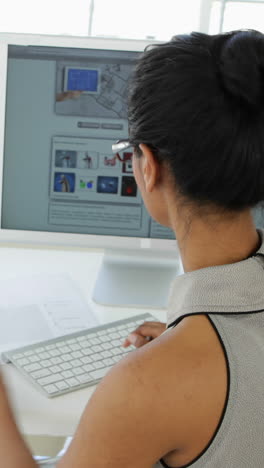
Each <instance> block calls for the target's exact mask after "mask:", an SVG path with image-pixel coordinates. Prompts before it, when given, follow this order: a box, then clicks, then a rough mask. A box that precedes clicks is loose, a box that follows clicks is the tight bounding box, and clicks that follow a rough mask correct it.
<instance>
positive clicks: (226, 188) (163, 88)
mask: <svg viewBox="0 0 264 468" xmlns="http://www.w3.org/2000/svg"><path fill="white" fill-rule="evenodd" d="M263 70H264V35H263V34H261V33H260V32H257V31H251V30H249V31H247V30H242V31H233V32H230V33H226V34H219V35H215V36H209V35H206V34H202V33H192V34H190V35H180V36H175V37H174V38H173V39H172V40H171V41H170V42H167V43H164V44H160V45H155V46H151V48H148V49H147V50H146V51H145V52H144V53H143V55H142V57H141V58H140V60H139V62H138V64H137V67H136V69H135V73H134V76H133V79H132V82H131V87H130V93H129V101H128V119H129V133H130V141H131V143H132V144H133V145H134V146H135V148H136V154H138V155H139V156H140V151H139V150H138V145H139V144H140V143H145V144H147V145H148V146H149V147H150V148H151V149H152V151H153V153H154V154H155V156H156V157H157V159H158V160H159V161H164V162H165V163H166V164H167V165H168V167H169V169H170V171H171V173H172V174H173V176H174V180H175V182H176V184H177V187H178V189H179V190H180V192H181V194H182V195H183V196H185V197H188V198H189V199H191V200H193V201H196V202H198V203H201V204H210V205H211V204H214V205H217V206H219V207H222V208H224V209H227V210H237V211H239V210H243V209H245V208H250V207H253V206H254V205H256V204H257V203H259V202H260V201H262V200H264V71H263Z"/></svg>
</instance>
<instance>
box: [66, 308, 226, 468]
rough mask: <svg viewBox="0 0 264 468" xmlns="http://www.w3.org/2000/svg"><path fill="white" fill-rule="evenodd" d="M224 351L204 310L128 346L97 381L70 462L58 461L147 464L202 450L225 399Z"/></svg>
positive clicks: (115, 465)
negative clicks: (122, 356) (133, 347)
mask: <svg viewBox="0 0 264 468" xmlns="http://www.w3.org/2000/svg"><path fill="white" fill-rule="evenodd" d="M221 353H222V350H221V345H220V344H219V341H218V338H217V335H216V333H215V331H214V330H213V328H212V326H211V325H210V323H209V321H208V319H207V318H206V317H204V316H201V317H189V318H186V319H184V320H183V321H182V322H181V323H180V324H179V325H178V326H177V327H176V328H174V329H172V330H169V331H167V332H166V333H164V334H163V335H161V336H160V337H159V338H156V339H155V340H153V342H150V343H149V344H147V345H145V346H143V347H142V348H140V349H138V350H136V351H134V352H132V353H131V354H130V355H129V356H127V357H126V358H125V359H123V360H122V361H121V362H120V363H119V364H118V365H117V366H114V368H113V369H112V370H111V371H110V372H109V374H108V375H107V376H106V377H105V379H103V381H102V382H101V384H100V385H99V386H98V388H97V390H96V391H95V393H94V395H93V396H92V398H91V400H90V401H89V403H88V405H87V408H86V410H85V413H84V415H83V418H82V420H81V423H80V426H79V429H78V431H77V434H76V440H75V442H74V443H73V444H72V450H71V452H69V458H68V461H69V464H67V462H66V460H65V464H64V463H62V465H60V466H62V467H63V468H64V467H67V468H68V466H73V465H71V464H70V463H73V462H74V461H75V457H76V459H79V458H80V457H81V458H82V459H84V460H85V458H86V456H88V454H89V459H90V460H91V466H102V467H104V466H107V467H112V466H113V467H115V468H119V467H120V468H121V467H124V466H126V467H127V468H130V466H131V467H135V466H137V467H138V468H141V466H142V468H143V467H151V466H152V465H153V464H154V463H155V462H156V461H157V460H158V459H159V458H161V457H164V456H165V455H166V454H170V455H168V456H167V457H165V460H166V461H167V462H168V464H169V465H171V466H173V464H174V463H175V465H177V464H178V460H180V459H181V458H180V457H182V459H184V457H185V458H186V457H187V458H188V456H192V453H195V451H197V450H198V453H200V451H201V450H202V449H203V448H204V446H206V445H207V443H208V441H209V440H210V437H211V436H212V434H213V432H214V430H215V428H216V426H217V424H218V421H219V418H220V416H221V412H222V409H223V406H224V400H225V393H226V386H225V385H226V383H225V374H224V371H225V367H224V366H225V362H224V361H223V356H222V354H223V353H222V354H221ZM201 421H202V424H201ZM84 440H85V444H83V441H84ZM78 441H81V442H82V443H80V442H78ZM101 447H104V450H103V452H102V449H101ZM200 447H201V450H200ZM86 452H87V454H86ZM175 457H178V458H177V459H176V458H175ZM193 458H194V457H193ZM104 463H105V465H104ZM111 463H112V464H111ZM76 466H77V465H76ZM78 466H79V465H78ZM82 466H86V465H81V464H80V467H82Z"/></svg>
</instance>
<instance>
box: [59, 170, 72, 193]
mask: <svg viewBox="0 0 264 468" xmlns="http://www.w3.org/2000/svg"><path fill="white" fill-rule="evenodd" d="M74 191H75V174H74V173H68V172H67V173H65V172H55V176H54V192H62V193H70V192H74Z"/></svg>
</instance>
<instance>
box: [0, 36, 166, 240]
mask: <svg viewBox="0 0 264 468" xmlns="http://www.w3.org/2000/svg"><path fill="white" fill-rule="evenodd" d="M139 53H140V52H139V51H133V50H118V47H116V48H112V49H107V48H106V49H104V48H101V49H98V48H97V49H93V48H92V47H90V48H89V47H88V48H83V47H82V48H78V47H62V46H61V47H58V46H55V45H54V46H45V45H38V44H37V45H34V44H33V45H21V44H16V43H13V44H12V43H11V44H9V46H8V57H7V85H6V106H5V130H4V151H3V154H4V156H3V189H2V216H1V228H2V229H8V230H23V231H42V232H43V231H44V232H57V233H72V234H93V235H102V236H128V237H140V238H150V239H155V238H159V239H173V238H174V234H173V232H172V231H171V230H170V229H167V228H165V227H163V226H161V225H159V224H158V223H156V222H155V221H154V220H153V219H151V218H150V216H149V214H148V213H147V211H146V209H145V207H144V204H143V201H142V198H141V196H140V193H139V190H138V188H137V186H136V183H135V180H134V177H133V171H132V152H131V150H130V151H129V150H124V151H123V153H122V156H123V159H124V162H119V161H118V160H117V159H115V158H114V157H113V154H112V152H111V145H112V144H113V143H114V142H115V141H116V140H118V139H120V138H126V137H127V136H128V124H127V92H128V83H129V78H130V76H131V73H132V70H133V67H134V66H135V63H136V61H137V58H138V56H139Z"/></svg>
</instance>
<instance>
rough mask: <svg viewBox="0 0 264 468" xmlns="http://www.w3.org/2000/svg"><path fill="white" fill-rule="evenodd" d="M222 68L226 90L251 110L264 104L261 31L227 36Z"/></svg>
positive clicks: (221, 55) (263, 39)
mask: <svg viewBox="0 0 264 468" xmlns="http://www.w3.org/2000/svg"><path fill="white" fill-rule="evenodd" d="M229 36H230V37H229ZM225 39H226V40H225V42H224V44H223V46H222V50H221V52H220V60H219V68H220V73H221V77H222V80H223V85H224V87H225V89H226V91H228V92H230V94H231V95H233V96H234V97H236V98H238V99H241V101H242V102H245V103H246V104H247V105H249V106H250V107H252V108H254V109H257V108H260V109H262V108H263V104H264V38H263V34H261V33H259V32H258V31H238V32H235V33H231V34H230V35H227V36H226V38H225Z"/></svg>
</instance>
